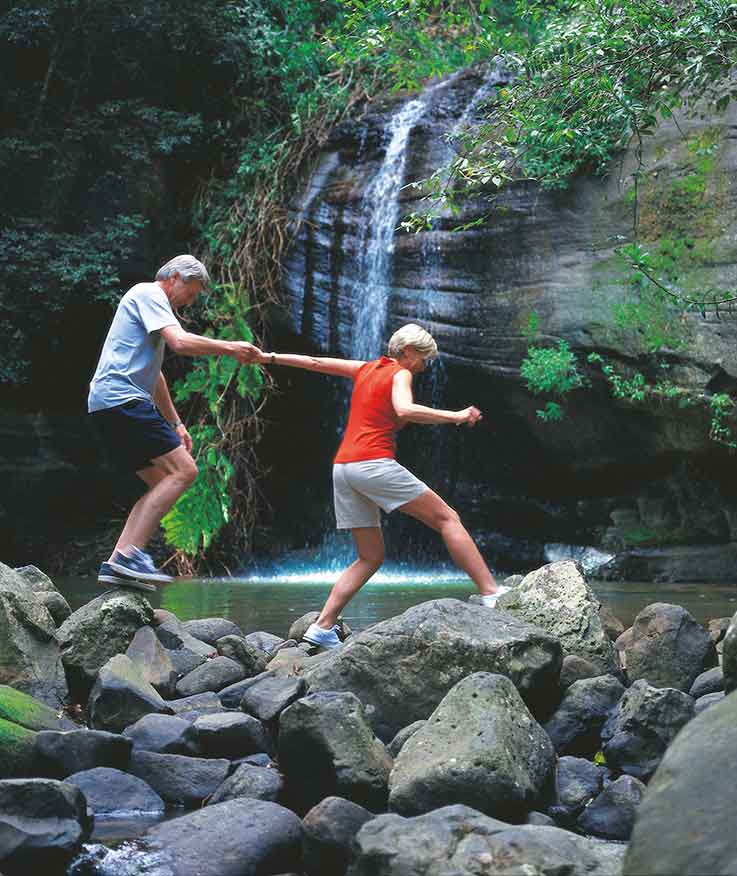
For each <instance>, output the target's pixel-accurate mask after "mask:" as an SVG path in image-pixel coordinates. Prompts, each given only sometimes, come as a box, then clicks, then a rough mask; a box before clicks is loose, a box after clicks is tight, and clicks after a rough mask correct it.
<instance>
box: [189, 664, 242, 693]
mask: <svg viewBox="0 0 737 876" xmlns="http://www.w3.org/2000/svg"><path fill="white" fill-rule="evenodd" d="M244 674H245V673H244V670H243V667H242V666H241V664H240V663H236V661H235V660H231V659H230V657H214V658H213V659H212V660H208V661H206V662H205V663H203V664H202V665H201V666H198V667H197V668H196V669H193V670H192V671H191V672H190V673H188V674H187V675H185V676H184V678H180V679H179V681H178V682H177V686H176V692H177V695H178V696H179V697H191V696H194V695H195V694H199V693H205V692H207V691H213V692H214V693H217V691H219V690H222V689H223V688H224V687H228V685H231V684H235V683H236V682H237V681H241V680H242V679H243V676H244Z"/></svg>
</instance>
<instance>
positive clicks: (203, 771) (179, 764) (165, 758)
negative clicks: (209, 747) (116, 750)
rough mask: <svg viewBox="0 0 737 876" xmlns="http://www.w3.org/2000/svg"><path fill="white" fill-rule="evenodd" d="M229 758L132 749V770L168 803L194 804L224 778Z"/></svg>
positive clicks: (200, 801)
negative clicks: (216, 758) (217, 758)
mask: <svg viewBox="0 0 737 876" xmlns="http://www.w3.org/2000/svg"><path fill="white" fill-rule="evenodd" d="M229 771H230V761H228V760H224V759H221V760H214V759H204V758H199V757H187V756H185V755H181V754H155V753H154V752H152V751H139V750H138V749H133V754H132V755H131V762H130V767H129V772H130V773H132V775H134V776H138V778H139V779H143V781H144V782H146V783H147V784H148V785H150V786H151V787H152V788H153V789H154V791H156V793H157V794H158V795H159V796H160V797H161V798H162V799H163V800H165V801H166V802H167V803H170V804H172V805H173V806H187V807H189V808H194V807H195V806H200V805H202V802H203V800H205V798H207V797H209V796H210V794H212V793H214V792H215V791H216V790H217V789H218V788H219V787H220V785H222V784H223V782H224V781H225V779H226V777H227V775H228V773H229Z"/></svg>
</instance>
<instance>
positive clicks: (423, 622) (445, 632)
mask: <svg viewBox="0 0 737 876" xmlns="http://www.w3.org/2000/svg"><path fill="white" fill-rule="evenodd" d="M561 661H562V654H561V647H560V643H559V642H558V641H557V640H556V639H554V638H553V637H552V636H551V635H549V634H548V633H546V632H544V631H543V630H540V629H539V628H538V627H533V626H532V625H530V624H528V623H525V622H524V621H521V620H519V619H517V618H515V617H512V616H511V615H510V614H508V613H507V612H504V611H490V610H489V609H486V608H483V607H482V606H478V607H477V606H473V605H466V604H464V603H463V602H460V601H459V600H456V599H436V600H433V601H431V602H424V603H422V604H420V605H416V606H414V607H413V608H410V609H408V610H407V611H405V612H404V613H403V614H401V615H399V616H397V617H394V618H391V619H390V620H387V621H383V622H382V623H378V624H375V625H374V626H372V627H371V628H369V629H367V630H364V631H363V632H361V633H357V634H354V635H353V636H351V637H350V639H349V640H348V641H347V642H346V643H345V644H344V645H343V646H342V647H340V648H335V649H334V650H333V651H330V652H329V653H328V654H327V656H326V657H325V658H324V659H323V660H321V661H320V662H319V663H318V664H316V665H315V666H314V667H311V668H310V669H309V670H307V671H306V672H305V678H306V679H307V683H308V684H309V687H310V690H311V691H320V690H349V691H351V692H352V693H354V694H356V696H357V697H358V698H359V699H360V700H361V702H362V703H364V705H365V707H366V712H367V715H368V717H369V720H370V721H371V725H372V727H373V728H374V732H375V733H376V734H377V735H378V736H379V738H380V739H386V740H390V739H392V738H393V737H394V736H395V735H396V733H397V732H398V731H399V730H401V729H402V727H406V726H407V725H408V724H411V723H412V722H413V721H418V720H421V719H423V718H427V717H428V715H429V714H430V713H431V712H432V711H433V710H434V709H435V708H436V707H437V705H438V703H440V701H441V700H442V699H443V697H444V696H445V694H446V693H447V692H448V691H449V690H450V689H451V688H452V687H453V685H454V684H456V683H457V682H458V681H460V679H461V678H465V676H467V675H470V674H471V673H473V672H480V671H485V672H498V673H500V674H501V675H506V676H507V677H509V678H511V680H512V681H513V682H514V684H515V686H516V687H517V689H518V690H519V692H520V694H521V695H522V698H523V699H524V700H525V702H526V703H527V704H528V706H529V707H530V708H531V709H532V710H533V712H534V711H535V710H536V709H538V708H540V709H544V708H547V707H548V704H549V698H550V694H551V689H552V690H555V689H556V688H557V680H558V675H559V673H560V666H561Z"/></svg>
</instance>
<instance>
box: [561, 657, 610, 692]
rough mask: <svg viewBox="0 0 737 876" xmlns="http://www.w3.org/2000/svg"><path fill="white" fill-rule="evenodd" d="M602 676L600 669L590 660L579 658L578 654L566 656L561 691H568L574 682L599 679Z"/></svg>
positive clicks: (562, 670)
mask: <svg viewBox="0 0 737 876" xmlns="http://www.w3.org/2000/svg"><path fill="white" fill-rule="evenodd" d="M600 675H601V672H600V670H599V667H598V666H594V664H593V663H592V662H591V661H590V660H586V659H585V658H584V657H578V656H577V655H576V654H566V656H565V657H564V658H563V666H562V667H561V670H560V689H561V690H562V691H567V690H568V688H569V687H570V686H571V685H572V684H573V682H574V681H581V680H582V679H584V678H598V677H599V676H600Z"/></svg>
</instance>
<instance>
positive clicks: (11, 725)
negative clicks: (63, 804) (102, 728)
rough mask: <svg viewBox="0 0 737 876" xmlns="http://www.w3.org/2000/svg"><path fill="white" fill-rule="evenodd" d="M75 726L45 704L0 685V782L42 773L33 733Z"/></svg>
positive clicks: (42, 769)
mask: <svg viewBox="0 0 737 876" xmlns="http://www.w3.org/2000/svg"><path fill="white" fill-rule="evenodd" d="M76 726H77V725H76V724H74V723H72V722H71V721H69V720H67V719H66V718H62V717H60V716H59V714H58V712H57V711H56V710H55V709H52V708H51V707H50V706H48V705H47V704H46V703H43V702H41V701H40V700H37V699H35V698H34V697H32V696H29V695H28V694H25V693H22V692H21V691H17V690H14V689H13V688H12V687H8V686H7V685H0V779H15V778H21V777H23V776H34V775H39V774H43V773H44V767H43V765H42V764H41V763H40V762H39V756H38V751H37V750H36V733H37V731H39V730H71V729H73V728H75V727H76Z"/></svg>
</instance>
